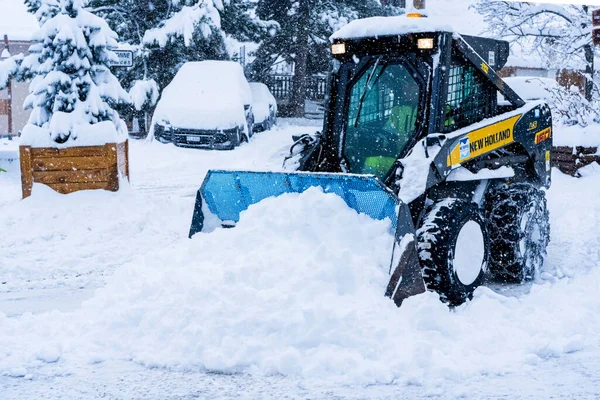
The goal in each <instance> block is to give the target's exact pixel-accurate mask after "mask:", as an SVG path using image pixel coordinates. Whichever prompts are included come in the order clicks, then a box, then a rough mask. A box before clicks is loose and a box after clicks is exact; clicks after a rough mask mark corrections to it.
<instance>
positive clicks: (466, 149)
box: [460, 137, 471, 160]
mask: <svg viewBox="0 0 600 400" xmlns="http://www.w3.org/2000/svg"><path fill="white" fill-rule="evenodd" d="M469 157H471V141H470V140H469V138H468V137H466V138H464V139H460V159H461V160H464V159H465V158H469Z"/></svg>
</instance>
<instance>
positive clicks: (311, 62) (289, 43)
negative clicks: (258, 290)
mask: <svg viewBox="0 0 600 400" xmlns="http://www.w3.org/2000/svg"><path fill="white" fill-rule="evenodd" d="M402 12H403V10H402V9H399V8H398V7H394V6H382V5H381V3H380V2H379V1H377V0H329V1H319V0H259V1H258V7H257V15H258V16H259V17H260V18H261V19H262V20H273V21H276V22H277V23H278V24H279V25H280V29H279V30H278V31H277V33H276V34H274V35H272V36H271V37H268V38H266V39H265V40H264V41H263V42H262V43H261V46H260V47H259V49H258V51H257V54H256V56H257V58H256V61H255V62H253V64H252V66H251V68H250V69H251V75H252V78H253V79H256V80H260V81H264V80H265V79H266V78H267V75H268V74H269V71H270V69H271V67H272V66H273V65H274V64H275V63H277V62H280V61H281V60H284V61H286V62H288V63H294V64H295V76H294V85H293V86H292V87H293V93H292V99H291V103H292V108H293V110H292V113H293V114H294V115H295V116H303V115H304V99H305V98H306V82H307V76H308V75H310V74H313V73H317V72H324V71H326V70H327V68H328V60H329V56H328V51H329V45H328V43H329V41H328V38H329V36H330V35H331V34H332V33H333V32H335V31H336V30H338V29H339V28H341V27H342V26H344V25H346V24H347V23H349V22H350V21H352V20H354V19H357V18H366V17H372V16H376V15H397V14H399V13H402Z"/></svg>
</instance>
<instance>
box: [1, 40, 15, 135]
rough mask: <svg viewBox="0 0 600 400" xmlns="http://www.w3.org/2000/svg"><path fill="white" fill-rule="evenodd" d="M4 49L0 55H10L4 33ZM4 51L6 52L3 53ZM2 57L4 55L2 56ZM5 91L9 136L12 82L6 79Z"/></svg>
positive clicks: (10, 130) (10, 131)
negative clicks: (6, 94)
mask: <svg viewBox="0 0 600 400" xmlns="http://www.w3.org/2000/svg"><path fill="white" fill-rule="evenodd" d="M4 47H5V49H4V51H3V52H2V56H4V55H5V54H6V58H8V57H10V47H9V45H8V35H4ZM5 52H6V53H5ZM2 58H4V57H2ZM6 91H7V93H8V99H7V103H6V113H7V114H8V136H9V138H10V137H11V136H12V125H13V123H12V117H13V115H12V82H11V80H10V79H9V80H8V86H7V87H6Z"/></svg>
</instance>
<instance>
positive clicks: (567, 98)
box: [547, 86, 600, 126]
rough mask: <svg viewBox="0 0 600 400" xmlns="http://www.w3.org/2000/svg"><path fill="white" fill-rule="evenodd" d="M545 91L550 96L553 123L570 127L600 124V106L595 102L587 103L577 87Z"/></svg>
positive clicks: (558, 87) (555, 88)
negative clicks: (593, 123)
mask: <svg viewBox="0 0 600 400" xmlns="http://www.w3.org/2000/svg"><path fill="white" fill-rule="evenodd" d="M547 90H548V91H549V92H550V94H551V98H550V108H551V109H552V116H553V118H554V121H555V122H559V123H562V124H564V125H570V126H572V125H580V126H587V125H589V124H590V123H592V122H595V123H600V113H599V112H598V111H599V110H600V108H599V107H600V104H598V102H597V101H594V102H589V101H587V100H586V99H585V97H584V96H583V95H582V94H581V93H580V92H579V88H578V87H576V86H571V87H570V88H569V89H567V88H565V87H563V86H557V87H554V88H548V89H547Z"/></svg>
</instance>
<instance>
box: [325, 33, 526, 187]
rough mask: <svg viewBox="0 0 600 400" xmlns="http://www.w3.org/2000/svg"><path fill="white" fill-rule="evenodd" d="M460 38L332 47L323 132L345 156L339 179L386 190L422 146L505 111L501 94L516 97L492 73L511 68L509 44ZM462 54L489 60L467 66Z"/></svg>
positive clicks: (399, 38)
mask: <svg viewBox="0 0 600 400" xmlns="http://www.w3.org/2000/svg"><path fill="white" fill-rule="evenodd" d="M461 38H462V39H457V38H455V37H454V36H453V33H451V32H443V31H438V32H419V33H407V34H399V35H390V36H383V35H382V36H376V37H362V38H361V37H359V38H355V37H350V38H347V37H343V35H342V36H341V37H340V36H338V37H336V38H334V39H333V45H332V53H333V57H334V67H333V74H332V77H333V79H332V83H331V97H330V105H329V110H330V112H329V113H328V115H327V119H328V120H327V121H326V123H325V126H326V130H328V135H327V136H328V138H329V139H328V140H333V141H334V142H335V143H331V144H330V146H331V147H332V148H338V149H340V150H339V152H338V157H339V165H340V167H341V170H342V172H349V173H354V174H370V175H375V176H376V177H377V178H379V179H380V180H381V181H382V182H384V183H386V184H388V185H389V184H390V183H391V181H393V179H394V175H395V170H396V168H395V167H396V165H397V163H398V160H399V159H401V158H403V157H405V156H406V154H407V152H408V151H409V150H410V149H412V148H413V147H414V145H415V143H416V142H417V141H418V140H420V139H422V138H424V137H425V136H427V135H429V134H433V133H439V134H444V133H449V132H452V131H455V130H457V129H460V128H462V127H465V126H468V125H471V124H473V123H476V122H479V121H481V120H483V119H485V118H489V117H492V116H494V115H497V114H498V113H500V112H505V111H507V110H506V109H504V110H500V109H499V108H498V106H497V101H496V98H497V93H498V90H499V88H500V87H502V89H506V90H510V91H512V90H511V89H510V88H508V87H503V83H502V82H501V80H500V79H499V78H497V79H498V87H495V86H496V85H495V83H494V81H493V80H492V75H493V76H496V75H495V73H493V74H492V72H493V71H494V70H499V69H500V68H502V66H503V65H504V64H505V63H506V60H507V58H508V43H506V42H503V41H497V40H493V39H485V38H475V37H469V36H462V37H461ZM460 46H470V47H469V48H470V49H471V51H470V52H471V53H474V54H475V52H473V49H475V50H478V51H477V53H480V54H486V55H488V56H489V59H487V60H483V59H481V58H479V56H476V57H478V59H477V60H476V61H473V60H467V58H466V56H465V55H464V54H465V51H461V50H464V49H461V48H460ZM466 53H467V54H469V52H466ZM474 62H478V63H479V64H481V66H482V69H479V68H477V67H476V66H475V65H477V64H474ZM490 67H491V68H490ZM485 70H488V71H490V74H489V75H488V76H486V74H485ZM515 99H516V100H520V99H518V96H517V97H516V98H515ZM513 105H514V107H515V108H516V107H517V106H520V105H522V104H520V103H519V102H518V101H516V102H513Z"/></svg>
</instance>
